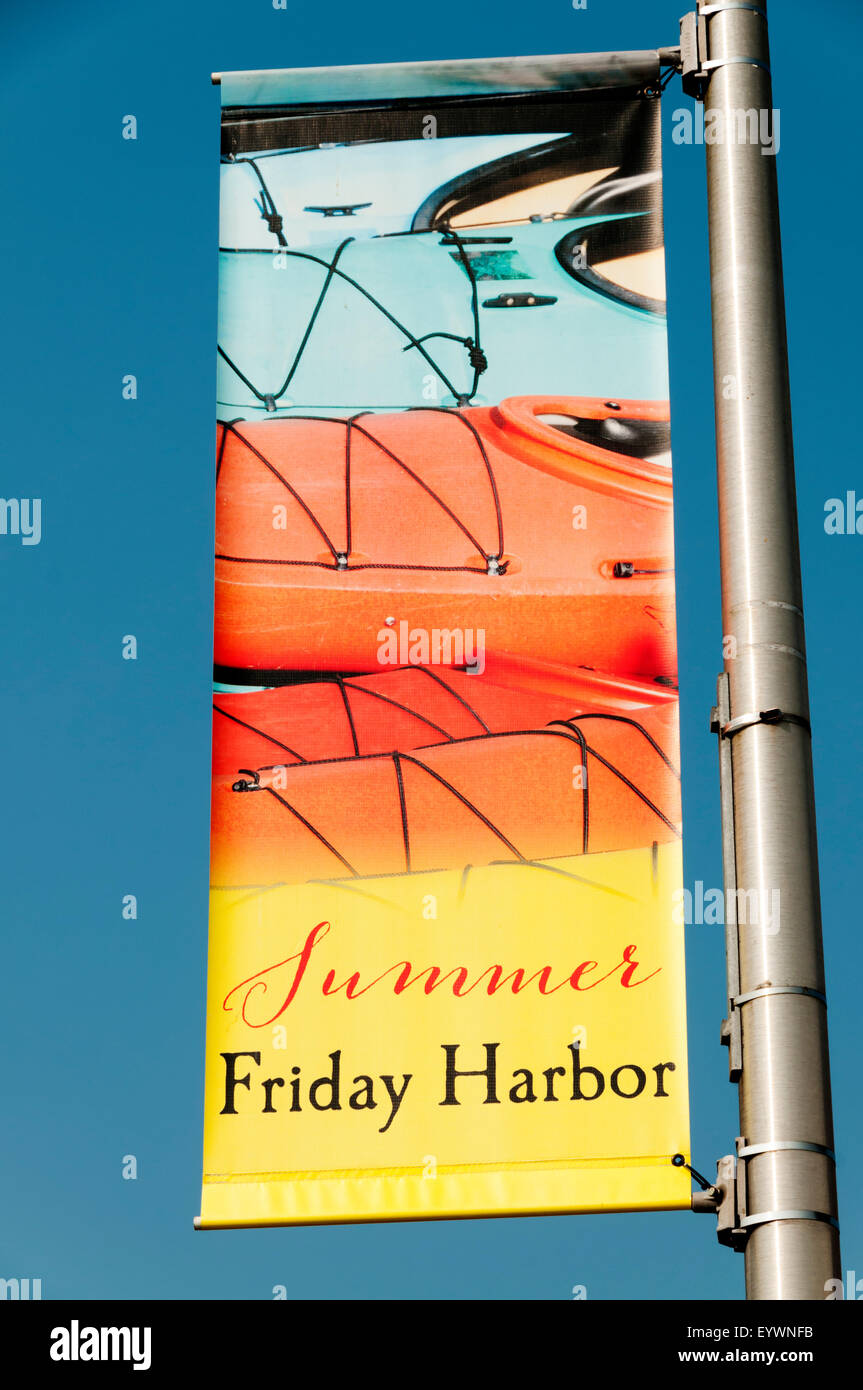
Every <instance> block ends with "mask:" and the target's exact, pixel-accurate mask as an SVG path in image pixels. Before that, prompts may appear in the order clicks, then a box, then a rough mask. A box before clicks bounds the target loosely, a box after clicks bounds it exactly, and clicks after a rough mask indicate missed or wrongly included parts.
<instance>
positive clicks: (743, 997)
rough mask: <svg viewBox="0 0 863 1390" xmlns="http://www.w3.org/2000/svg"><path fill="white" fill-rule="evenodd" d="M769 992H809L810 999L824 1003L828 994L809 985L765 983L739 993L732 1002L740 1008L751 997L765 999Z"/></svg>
mask: <svg viewBox="0 0 863 1390" xmlns="http://www.w3.org/2000/svg"><path fill="white" fill-rule="evenodd" d="M768 994H808V995H809V997H810V999H818V1000H819V1001H820V1002H821V1003H822V1004H826V1003H827V995H826V994H824V993H822V991H821V990H820V989H810V988H809V986H808V985H764V986H763V988H762V989H751V990H750V991H749V993H748V994H738V995H737V996H736V998H734V999H732V1001H731V1002H732V1004H734V1006H735V1007H736V1008H738V1009H739V1008H740V1007H741V1005H743V1004H748V1003H749V1001H750V999H763V998H764V997H765V996H766V995H768Z"/></svg>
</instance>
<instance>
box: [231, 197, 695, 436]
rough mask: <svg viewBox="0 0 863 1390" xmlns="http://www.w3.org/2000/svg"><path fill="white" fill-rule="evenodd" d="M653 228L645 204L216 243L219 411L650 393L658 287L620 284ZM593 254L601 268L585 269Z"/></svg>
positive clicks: (656, 365) (658, 370)
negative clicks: (237, 245)
mask: <svg viewBox="0 0 863 1390" xmlns="http://www.w3.org/2000/svg"><path fill="white" fill-rule="evenodd" d="M616 223H619V224H620V230H617V228H616V227H614V228H613V229H612V230H609V228H610V227H611V225H612V224H616ZM656 235H657V229H656V219H655V218H654V217H653V216H652V215H651V214H650V213H649V212H637V213H633V214H614V216H608V215H604V216H601V217H600V216H597V214H596V213H594V214H593V215H592V216H589V217H583V218H566V219H563V220H560V219H558V218H551V219H546V220H543V221H538V222H531V223H528V224H525V225H512V224H508V223H500V224H497V225H491V226H486V227H483V228H481V229H474V230H472V231H471V230H464V231H461V230H455V229H454V228H452V227H449V228H446V229H436V230H430V231H416V232H409V233H405V234H404V235H393V236H380V237H372V238H365V239H363V238H354V237H353V236H352V235H350V231H349V229H348V234H347V235H346V236H345V237H344V238H343V239H341V240H333V241H332V242H330V244H329V245H316V246H315V247H314V248H312V249H306V250H297V249H294V248H291V247H287V248H283V249H280V250H279V251H278V253H277V254H275V255H273V254H270V253H268V252H264V251H245V252H244V251H226V250H223V251H222V252H221V256H220V271H219V341H218V358H219V362H218V377H217V399H218V415H219V417H220V419H222V420H230V419H236V418H244V419H254V418H267V417H269V416H272V415H273V414H289V413H300V414H303V413H306V414H308V413H309V412H332V413H335V414H342V415H344V414H349V413H352V412H355V411H358V410H381V411H386V410H395V409H399V408H404V407H407V406H416V405H428V404H432V405H443V406H451V405H468V404H475V405H482V404H496V403H497V402H498V401H500V400H502V399H503V398H504V397H505V396H512V395H536V394H541V393H544V394H557V395H566V394H572V392H573V387H574V385H576V386H577V389H578V392H579V394H581V395H585V396H591V395H595V396H609V395H612V394H618V395H623V396H629V397H632V398H635V399H658V400H664V399H666V398H667V396H668V373H667V362H666V357H665V352H664V345H665V317H664V313H663V312H662V309H663V304H662V301H661V299H658V298H656V297H655V295H657V294H661V292H662V291H661V286H658V285H657V283H655V277H653V279H650V277H649V276H648V278H647V281H646V282H645V284H644V286H643V287H642V288H643V289H647V290H651V291H652V293H650V294H646V293H639V292H630V291H629V290H628V289H627V288H626V281H627V279H631V272H630V274H629V275H628V274H627V270H626V266H627V264H628V263H629V262H630V261H631V262H632V263H633V265H634V266H636V267H638V266H641V265H642V262H643V259H644V256H645V254H646V253H648V252H650V250H651V247H653V249H654V250H655V247H654V240H655V237H656ZM603 257H604V258H605V259H606V260H609V261H610V262H611V264H612V265H613V267H614V270H613V272H612V274H611V275H607V274H606V275H601V274H600V275H597V270H596V267H595V266H594V263H595V262H598V261H600V260H601V259H602V258H603ZM601 269H602V267H601V266H600V267H599V270H600V271H601ZM642 277H643V271H642ZM617 282H620V288H618V286H617ZM562 343H565V344H566V349H565V351H562V350H561V344H562Z"/></svg>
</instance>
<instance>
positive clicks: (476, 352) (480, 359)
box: [217, 232, 488, 413]
mask: <svg viewBox="0 0 863 1390" xmlns="http://www.w3.org/2000/svg"><path fill="white" fill-rule="evenodd" d="M444 235H445V236H446V237H448V238H451V240H444V241H441V242H439V245H441V246H449V245H453V246H457V248H458V253H459V257H460V259H461V261H462V264H463V266H464V268H465V271H466V273H467V276H468V279H469V281H470V285H471V304H472V314H473V321H474V336H473V337H472V338H471V337H468V338H459V337H458V336H457V335H456V334H454V333H437V334H434V333H427V334H424V337H423V338H417V337H415V336H414V334H413V333H411V331H410V329H408V328H406V327H405V325H404V324H403V323H401V322H400V321H399V320H398V319H397V318H396V317H395V315H394V314H391V313H390V311H389V309H387V308H386V307H385V305H383V304H382V303H381V301H380V300H379V299H377V298H376V297H375V295H373V294H372V293H371V291H370V290H367V289H366V288H365V286H363V285H361V284H360V282H359V281H358V280H355V279H354V278H353V276H351V275H348V274H347V273H346V271H344V270H340V269H339V268H338V261H339V258H340V256H341V254H342V252H343V251H344V249H345V247H346V246H348V245H349V244H350V243H351V242H352V241H354V240H355V238H354V237H346V238H345V240H344V241H342V242H340V243H339V245H338V247H337V248H336V253H335V255H334V256H333V259H332V261H326V260H324V259H323V258H322V257H321V256H315V255H313V254H312V253H311V252H310V251H295V250H287V249H283V250H281V251H280V252H279V253H278V254H279V255H282V256H293V257H295V258H296V259H298V260H304V261H312V262H313V263H314V264H315V265H319V266H322V267H323V268H324V269H325V270H326V272H327V274H326V278H325V280H324V284H323V287H322V289H321V292H320V294H319V296H318V300H317V303H316V304H315V307H314V309H313V310H312V314H311V317H310V319H309V322H308V324H307V326H306V330H305V333H304V334H303V339H302V342H301V343H300V346H299V348H298V349H297V352H296V354H295V356H294V360H293V362H292V364H291V366H290V368H289V370H288V374H287V376H286V378H285V380H284V382H283V383H282V385H281V386H280V387H279V389H278V391H259V390H258V388H257V386H255V385H254V383H253V382H251V381H250V380H249V378H248V377H247V376H246V375H245V374H244V373H243V372H242V371H241V370H240V368H239V367H238V366H237V364H236V362H234V361H233V360H232V359H231V358H230V357H229V356H228V354H227V353H226V352H225V350H224V348H223V347H221V345H219V346H218V348H217V351H218V353H219V356H220V357H221V358H222V360H223V361H224V362H226V363H227V365H228V366H229V367H230V368H231V371H232V372H234V373H235V375H236V376H238V377H239V379H240V381H242V382H243V384H244V386H247V387H248V389H249V390H250V391H251V392H252V395H253V396H255V397H256V398H257V400H259V401H261V403H262V404H263V405H264V406H266V408H267V410H268V411H269V412H270V413H273V412H274V411H275V410H277V409H278V407H277V405H276V402H277V401H278V400H280V399H281V397H282V396H283V395H284V394H285V392H286V391H287V389H288V387H289V386H290V384H291V381H292V380H293V378H294V375H295V373H296V371H297V368H298V367H299V365H300V361H301V360H302V356H303V353H304V352H305V350H306V346H307V344H308V341H309V338H310V337H311V333H312V329H313V328H314V325H315V321H316V319H317V317H318V314H319V313H320V310H321V308H322V306H323V303H324V300H325V298H326V295H327V291H328V290H329V288H330V285H331V284H332V282H333V279H334V278H335V277H338V278H339V279H341V280H344V281H345V282H346V283H347V284H349V285H351V286H352V288H353V289H355V290H357V291H358V292H359V293H360V294H361V295H363V296H364V298H366V299H367V300H368V301H369V303H370V304H372V305H373V306H374V308H375V309H378V310H379V311H380V312H381V313H382V314H383V315H384V317H385V318H386V319H387V320H388V321H389V322H390V323H391V324H392V325H393V327H394V328H396V329H397V330H398V332H399V333H401V334H402V336H403V337H405V338H407V340H408V348H417V349H418V350H419V352H420V353H421V354H422V356H423V357H424V358H425V360H426V362H428V364H429V366H430V367H431V369H432V371H433V372H434V373H435V375H436V376H437V377H438V378H439V379H440V381H442V382H443V384H444V386H445V387H446V389H447V390H448V391H449V393H450V395H452V396H453V397H454V398H455V401H456V404H457V405H469V404H470V402H471V400H472V399H473V397H474V396H475V395H476V391H477V386H478V384H479V378H480V377H481V375H482V373H483V372H484V371H486V370H487V369H488V359H487V357H486V355H485V353H484V352H483V350H482V346H481V344H480V338H479V333H480V328H479V304H478V293H477V283H476V275H475V273H474V269H473V266H472V265H471V263H470V257H469V256H467V255H465V253H464V249H463V247H462V244H461V242H462V238H461V237H459V234H458V233H457V232H446V233H445V234H444ZM240 254H242V253H240ZM430 337H441V338H451V339H452V340H453V341H455V342H457V343H461V344H462V346H463V347H465V348H467V351H468V360H469V362H470V365H471V367H472V368H473V385H472V387H471V390H470V391H469V392H463V391H458V390H456V388H455V386H454V385H453V383H452V382H451V381H450V379H449V377H448V376H447V375H446V373H445V372H444V370H443V368H442V367H441V366H440V365H439V364H438V363H437V362H436V361H435V360H434V358H433V357H432V356H431V354H430V353H429V352H427V350H426V349H425V348H424V347H423V341H424V339H425V338H430ZM403 351H407V348H405V349H403Z"/></svg>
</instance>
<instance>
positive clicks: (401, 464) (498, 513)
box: [216, 406, 508, 575]
mask: <svg viewBox="0 0 863 1390" xmlns="http://www.w3.org/2000/svg"><path fill="white" fill-rule="evenodd" d="M413 411H422V412H423V413H433V414H439V415H444V416H446V417H447V418H449V419H453V420H458V421H459V423H460V424H461V425H463V426H464V427H465V429H467V430H468V431H469V433H470V434H471V436H472V437H473V439H474V440H475V441H476V444H477V447H478V449H479V452H480V456H481V458H482V462H483V465H484V467H485V471H486V474H487V476H488V481H489V486H490V489H491V495H492V501H493V504H494V511H495V518H496V524H497V552H496V553H494V554H489V552H488V551H487V550H486V548H485V547H484V546H483V545H482V544H481V543H480V541H479V540H478V539H477V537H476V536H474V534H473V532H472V531H471V530H470V528H469V527H468V526H467V525H466V524H465V523H464V522H463V521H462V520H461V518H460V517H459V516H458V515H457V514H456V513H455V512H454V511H453V509H452V507H450V506H449V505H448V504H447V503H446V502H445V501H444V500H443V498H442V497H440V496H439V495H438V493H437V492H435V490H434V488H432V487H431V486H430V485H429V484H428V483H427V482H425V480H424V479H423V478H421V477H420V475H419V474H418V473H417V472H416V471H415V470H414V469H413V468H411V467H410V465H409V464H407V463H405V461H404V459H402V458H400V457H399V455H398V454H396V453H394V452H393V450H392V449H390V448H389V447H388V446H387V445H386V444H384V443H383V441H382V440H380V439H378V437H377V436H376V435H375V434H373V433H372V432H371V431H370V430H369V429H368V428H367V427H366V426H365V425H362V424H360V423H359V421H360V419H361V418H363V419H365V418H368V419H370V420H373V419H375V418H376V417H375V416H374V415H373V414H372V415H368V414H367V412H362V413H361V415H352V416H349V417H348V418H347V419H344V420H342V419H338V418H332V417H330V416H320V415H294V416H291V417H290V419H292V420H298V421H300V420H301V421H304V422H306V423H309V422H313V423H321V424H328V425H340V426H344V428H345V541H346V543H345V548H344V549H343V550H339V549H338V548H337V546H336V545H335V544H334V542H333V541H332V540H331V539H330V537H329V535H328V534H327V532H326V530H325V529H324V526H323V524H322V522H321V521H320V519H319V518H318V517H317V516H316V515H315V513H314V512H313V511H312V509H311V507H310V506H309V505H308V504H307V503H306V502H305V500H304V499H303V497H302V496H301V495H300V493H299V492H298V491H297V489H296V488H295V487H293V485H292V484H291V483H290V482H288V480H287V478H285V476H284V475H283V474H282V473H280V472H279V470H278V468H276V467H275V465H274V464H272V463H271V462H270V460H269V459H268V458H266V456H265V455H264V454H262V453H261V451H260V450H259V449H257V448H256V447H255V445H254V444H252V442H251V441H250V440H249V439H247V438H246V436H245V435H244V434H242V433H241V431H240V430H239V429H238V428H237V422H236V421H226V422H224V423H223V424H222V438H221V440H220V447H219V453H218V460H217V472H216V477H217V482H218V478H219V474H220V472H221V463H222V458H223V454H224V448H225V440H226V438H227V436H228V433H229V432H230V433H231V434H233V435H234V436H235V437H236V438H237V439H238V440H239V442H240V443H241V444H243V445H245V447H246V448H247V449H248V450H249V452H250V453H252V454H253V455H254V456H255V458H257V459H259V460H260V461H261V463H263V464H264V466H265V467H266V468H267V469H269V471H270V472H271V473H272V474H273V476H274V477H275V478H277V479H278V480H279V482H281V483H282V484H283V486H284V487H285V488H286V489H287V491H288V492H289V493H290V495H291V496H292V497H293V498H294V500H295V501H296V502H297V504H298V505H299V506H300V507H301V509H302V511H303V512H304V513H305V515H306V516H307V517H308V519H309V520H310V521H311V523H312V525H313V526H314V528H315V530H316V531H317V533H318V535H319V536H320V537H321V539H322V540H323V542H324V544H325V545H326V547H327V549H328V550H329V552H330V554H331V555H332V557H333V563H332V564H331V565H330V564H327V562H326V560H295V559H256V558H255V557H253V556H246V555H223V554H219V553H217V554H216V559H217V560H227V561H230V562H231V563H234V564H247V565H254V564H260V565H300V566H304V567H312V568H317V569H335V570H340V571H343V572H344V571H347V570H351V571H355V570H364V569H398V570H436V571H437V570H440V571H449V572H451V571H456V572H462V571H464V572H466V573H471V572H473V571H472V567H471V566H470V565H467V564H465V565H419V564H407V563H404V564H396V563H388V562H384V561H371V560H370V561H363V562H360V563H356V562H354V563H353V564H352V563H351V558H350V557H351V538H352V517H351V437H352V433H353V432H354V431H355V432H356V433H357V434H359V435H361V436H362V437H363V438H364V439H366V440H368V441H369V443H370V444H372V445H374V446H375V447H376V448H378V449H379V450H380V451H381V453H383V454H384V455H385V456H386V457H387V458H389V459H390V460H391V461H392V462H393V463H394V464H396V466H397V467H398V468H400V469H401V470H402V471H403V472H404V473H406V474H407V475H408V477H409V478H411V480H412V481H413V482H415V483H417V484H418V485H419V487H420V488H422V490H423V492H425V493H426V494H427V495H428V496H429V497H430V498H431V499H432V501H433V502H435V503H436V505H437V506H439V507H440V509H441V510H442V511H443V512H444V513H445V515H446V516H448V517H449V519H450V520H451V521H452V522H453V523H454V524H455V525H456V526H457V527H458V529H459V530H460V531H461V533H462V535H463V536H464V537H465V538H466V539H467V540H468V541H469V542H470V544H471V545H472V546H473V547H474V549H475V550H476V552H477V554H478V555H479V556H480V558H481V559H482V560H483V562H484V564H485V566H486V573H487V574H489V575H504V574H506V572H507V568H508V562H507V561H506V560H504V558H503V557H504V535H503V509H502V507H501V502H500V494H499V492H498V487H497V482H496V480H495V476H494V469H493V468H492V465H491V460H490V458H489V456H488V451H487V450H486V447H485V443H484V441H483V439H482V436H481V435H480V433H479V431H478V430H477V429H476V426H475V425H474V424H473V423H472V422H471V421H470V420H468V419H467V418H466V417H465V416H464V415H462V414H461V413H460V411H459V410H458V409H454V408H447V407H445V406H409V407H408V410H407V411H405V412H404V413H405V414H408V413H410V412H413Z"/></svg>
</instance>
